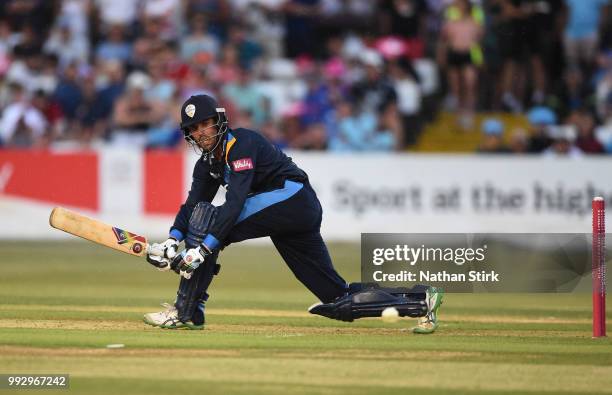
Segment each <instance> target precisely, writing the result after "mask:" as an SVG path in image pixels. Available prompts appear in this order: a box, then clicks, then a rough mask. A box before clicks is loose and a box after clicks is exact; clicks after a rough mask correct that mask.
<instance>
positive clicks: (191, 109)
mask: <svg viewBox="0 0 612 395" xmlns="http://www.w3.org/2000/svg"><path fill="white" fill-rule="evenodd" d="M185 114H187V115H188V116H189V118H193V116H194V114H195V106H194V105H193V104H190V105H188V106H187V107H185Z"/></svg>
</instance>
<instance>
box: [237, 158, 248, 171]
mask: <svg viewBox="0 0 612 395" xmlns="http://www.w3.org/2000/svg"><path fill="white" fill-rule="evenodd" d="M232 167H233V168H234V171H243V170H249V169H252V168H253V161H252V160H251V158H242V159H238V160H235V161H233V162H232Z"/></svg>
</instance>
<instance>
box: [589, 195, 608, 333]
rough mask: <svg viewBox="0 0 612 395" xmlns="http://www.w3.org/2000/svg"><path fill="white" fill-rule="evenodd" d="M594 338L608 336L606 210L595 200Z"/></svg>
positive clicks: (602, 203)
mask: <svg viewBox="0 0 612 395" xmlns="http://www.w3.org/2000/svg"><path fill="white" fill-rule="evenodd" d="M592 207H593V262H592V265H593V267H592V269H593V337H603V336H606V210H605V201H604V199H603V198H602V197H596V198H594V199H593V204H592Z"/></svg>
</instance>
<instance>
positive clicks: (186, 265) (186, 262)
mask: <svg viewBox="0 0 612 395" xmlns="http://www.w3.org/2000/svg"><path fill="white" fill-rule="evenodd" d="M183 253H184V255H183V259H182V260H181V263H180V265H179V270H180V272H179V274H180V275H181V276H183V277H184V278H186V279H187V280H189V279H190V278H191V276H192V275H193V272H194V271H195V270H196V269H197V268H198V267H200V265H201V264H202V262H204V259H205V258H206V256H207V255H209V254H210V251H208V250H207V249H206V248H205V247H204V246H200V247H196V248H191V249H189V250H187V251H184V252H183Z"/></svg>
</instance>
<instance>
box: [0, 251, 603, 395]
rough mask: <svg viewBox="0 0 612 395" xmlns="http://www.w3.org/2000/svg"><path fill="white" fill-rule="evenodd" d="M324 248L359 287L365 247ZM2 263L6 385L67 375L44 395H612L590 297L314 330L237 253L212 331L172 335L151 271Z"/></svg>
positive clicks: (220, 283) (264, 273) (18, 258)
mask: <svg viewBox="0 0 612 395" xmlns="http://www.w3.org/2000/svg"><path fill="white" fill-rule="evenodd" d="M329 248H330V252H331V254H332V257H333V259H334V262H335V264H336V266H337V269H338V271H339V272H340V273H341V274H342V275H343V276H344V277H345V278H346V279H347V280H348V281H359V246H358V245H353V244H330V245H329ZM0 254H1V256H2V258H1V263H0V373H1V374H7V373H20V374H25V373H29V374H32V373H41V374H43V373H44V374H49V373H57V374H70V389H69V390H67V391H66V390H46V391H45V394H50V393H66V392H69V393H74V394H112V393H123V394H146V395H152V394H168V393H195V392H198V393H203V394H207V395H209V394H288V393H290V394H341V393H342V394H344V393H350V394H352V395H358V394H410V393H412V394H419V395H427V394H444V393H458V394H459V393H460V394H541V393H546V394H570V393H579V394H604V393H612V340H611V339H610V338H604V339H592V338H591V295H590V294H545V295H544V294H542V295H534V294H530V295H525V294H516V295H512V294H447V295H446V296H445V301H444V304H443V306H442V308H441V310H440V320H441V325H440V328H439V329H438V331H437V332H436V333H435V334H433V335H414V334H412V332H411V331H410V328H411V327H412V326H414V324H415V323H416V320H414V319H401V320H400V321H399V322H398V323H384V322H382V321H381V320H379V319H365V320H359V321H356V322H353V323H344V322H339V321H332V320H329V319H326V318H323V317H318V316H311V315H309V314H308V313H307V312H306V309H307V308H308V306H310V305H311V304H312V303H314V302H316V300H315V298H314V296H312V295H311V294H310V293H309V292H308V291H307V290H306V289H305V288H304V287H303V286H302V285H301V284H299V283H298V282H297V280H295V279H294V277H293V276H292V274H291V273H290V271H289V269H288V268H287V267H286V266H285V265H284V263H283V262H282V260H281V258H280V256H279V255H278V254H277V253H276V251H275V250H274V249H273V248H272V247H268V246H252V245H249V246H241V245H234V246H231V247H230V248H228V249H227V250H226V251H224V252H223V253H222V254H221V257H220V260H219V261H220V263H221V264H222V269H221V273H220V275H219V276H218V277H216V278H215V279H214V281H213V285H212V286H211V289H210V291H209V293H210V294H211V298H210V300H209V302H208V304H207V309H206V311H207V313H206V319H207V325H206V328H205V329H204V330H203V331H186V330H184V331H169V330H161V329H157V328H153V327H150V326H148V325H146V324H144V323H143V322H142V316H143V314H144V313H147V312H152V311H157V310H161V309H162V307H161V306H159V305H158V304H159V303H161V302H172V301H173V300H174V295H175V292H176V286H177V284H178V277H177V276H176V275H174V274H170V273H161V272H158V271H156V270H154V269H153V268H152V267H151V266H150V265H148V264H147V263H146V261H144V259H140V258H135V257H131V256H128V255H123V254H120V253H117V252H114V251H111V250H108V249H106V248H104V247H99V246H95V245H92V244H90V243H87V242H70V243H68V242H60V243H53V242H36V241H28V242H25V241H24V242H1V243H0ZM609 312H610V309H608V314H609ZM109 344H123V345H124V347H123V348H113V349H109V348H107V345H109ZM4 392H7V391H4ZM31 392H32V393H33V392H34V391H31ZM0 393H3V391H2V390H0ZM20 393H24V394H26V393H30V391H27V390H23V391H20Z"/></svg>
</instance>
